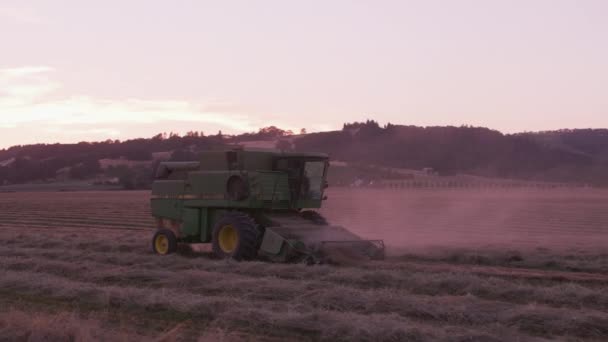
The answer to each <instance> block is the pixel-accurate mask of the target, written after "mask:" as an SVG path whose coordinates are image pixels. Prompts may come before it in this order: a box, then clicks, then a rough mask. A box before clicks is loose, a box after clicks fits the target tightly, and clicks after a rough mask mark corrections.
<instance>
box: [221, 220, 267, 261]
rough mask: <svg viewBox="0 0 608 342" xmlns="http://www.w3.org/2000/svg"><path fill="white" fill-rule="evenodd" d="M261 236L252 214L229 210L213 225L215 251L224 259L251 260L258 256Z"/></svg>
mask: <svg viewBox="0 0 608 342" xmlns="http://www.w3.org/2000/svg"><path fill="white" fill-rule="evenodd" d="M259 236H260V232H259V230H258V228H257V224H256V223H255V221H254V220H253V218H251V216H249V215H247V214H245V213H242V212H238V211H231V212H228V213H226V214H224V216H223V217H222V218H221V219H220V220H219V221H218V222H217V223H216V224H215V226H214V227H213V239H212V244H213V253H214V254H215V255H216V256H217V257H219V258H222V259H228V258H232V259H235V260H251V259H253V258H255V257H256V256H257V250H258V239H259Z"/></svg>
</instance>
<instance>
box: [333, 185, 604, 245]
mask: <svg viewBox="0 0 608 342" xmlns="http://www.w3.org/2000/svg"><path fill="white" fill-rule="evenodd" d="M328 196H329V199H328V200H327V201H326V202H325V203H324V208H323V209H322V210H321V213H322V214H323V215H324V216H325V217H326V218H327V219H328V221H329V222H330V223H331V224H337V225H341V226H344V227H346V228H348V229H349V230H351V231H352V232H354V233H356V234H358V235H360V236H361V237H363V238H365V239H382V240H384V241H385V243H386V245H387V251H388V252H389V253H390V254H400V253H403V252H404V251H407V250H418V249H427V248H429V247H451V248H453V247H463V248H471V247H473V248H476V247H488V246H501V247H510V248H546V247H550V248H601V247H602V246H605V245H606V244H607V243H608V211H607V210H606V204H605V203H607V201H606V199H608V192H606V191H600V190H588V189H552V190H536V189H491V190H487V189H485V190H481V189H415V190H414V189H399V190H389V189H348V188H342V189H331V191H329V193H328Z"/></svg>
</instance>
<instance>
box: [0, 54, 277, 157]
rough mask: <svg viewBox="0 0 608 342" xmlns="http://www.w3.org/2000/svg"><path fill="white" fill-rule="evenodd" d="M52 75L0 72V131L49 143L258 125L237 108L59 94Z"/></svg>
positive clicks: (31, 70) (38, 69)
mask: <svg viewBox="0 0 608 342" xmlns="http://www.w3.org/2000/svg"><path fill="white" fill-rule="evenodd" d="M53 71H54V69H53V68H52V67H49V66H22V67H16V68H7V69H0V130H1V129H4V130H7V129H12V130H23V129H25V130H27V133H28V135H34V136H36V135H37V134H39V133H44V134H42V135H40V136H44V137H47V138H48V137H49V134H50V135H51V136H52V137H53V140H55V141H72V140H73V139H75V137H76V136H78V137H79V138H82V139H84V140H99V139H106V138H118V137H120V138H123V137H138V136H141V134H148V133H149V131H152V130H154V131H155V133H158V132H162V131H176V132H180V131H179V130H176V129H175V128H174V127H180V128H187V127H190V128H187V129H188V130H189V129H193V130H205V131H209V132H211V131H212V130H223V131H224V132H225V133H239V132H249V131H255V130H257V128H259V127H261V126H263V125H264V123H263V122H261V121H260V120H259V119H253V118H252V117H250V116H249V115H247V113H246V112H245V111H243V109H242V108H241V107H238V106H234V105H231V104H230V103H229V102H227V101H221V100H217V101H215V100H214V101H183V100H179V101H178V100H171V99H167V100H144V99H138V98H130V99H101V98H96V97H92V96H87V95H75V94H70V95H66V94H62V91H61V90H62V86H61V84H60V83H59V82H57V81H55V80H53V79H52V78H51V76H53V75H54V73H53ZM274 124H277V123H274ZM139 127H146V129H147V131H145V132H144V131H142V130H141V129H140V128H139ZM182 133H183V132H182ZM11 136H13V138H12V139H15V137H16V135H15V134H12V135H11ZM87 137H88V138H87ZM47 138H45V139H47ZM3 139H7V138H4V137H3V134H0V146H2V145H3V146H8V145H11V144H20V143H22V141H25V140H20V141H4V140H3ZM24 139H25V138H24ZM28 139H29V138H28ZM27 141H28V142H31V139H29V140H27Z"/></svg>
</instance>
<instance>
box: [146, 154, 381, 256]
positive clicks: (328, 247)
mask: <svg viewBox="0 0 608 342" xmlns="http://www.w3.org/2000/svg"><path fill="white" fill-rule="evenodd" d="M328 166H329V160H328V156H327V155H325V154H319V153H284V152H274V151H245V150H243V149H234V150H229V151H221V152H220V151H212V152H205V153H203V154H202V156H201V159H200V161H198V162H166V163H162V164H161V165H160V166H159V169H158V171H157V175H156V180H155V182H154V184H153V188H152V189H153V190H152V200H151V204H152V215H153V216H154V217H155V218H156V222H157V228H158V231H157V232H156V234H155V235H154V238H153V241H152V245H153V249H154V251H155V252H156V253H158V254H161V255H165V254H171V253H174V252H175V251H176V250H177V244H178V243H186V244H188V243H211V244H212V247H213V254H214V255H215V256H217V257H219V258H232V259H235V260H252V259H256V258H259V259H263V260H269V261H274V262H307V263H311V264H314V263H331V262H334V263H340V262H342V260H340V259H344V258H348V259H361V258H364V259H383V258H384V242H383V241H381V240H362V239H361V238H360V237H358V236H357V235H355V234H353V233H351V232H349V231H348V230H346V229H344V228H342V227H338V226H331V225H328V224H327V222H325V220H324V219H323V217H322V216H321V215H319V214H318V213H317V212H315V211H310V210H308V209H317V208H320V207H321V204H322V202H323V200H325V199H326V197H325V196H324V191H325V189H326V188H327V180H326V176H327V169H328Z"/></svg>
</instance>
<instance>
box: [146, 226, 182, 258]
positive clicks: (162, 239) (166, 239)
mask: <svg viewBox="0 0 608 342" xmlns="http://www.w3.org/2000/svg"><path fill="white" fill-rule="evenodd" d="M152 250H154V252H155V253H156V254H160V255H167V254H171V253H175V252H176V251H177V237H176V236H175V233H173V231H172V230H169V229H159V230H157V231H156V234H154V237H153V238H152Z"/></svg>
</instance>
